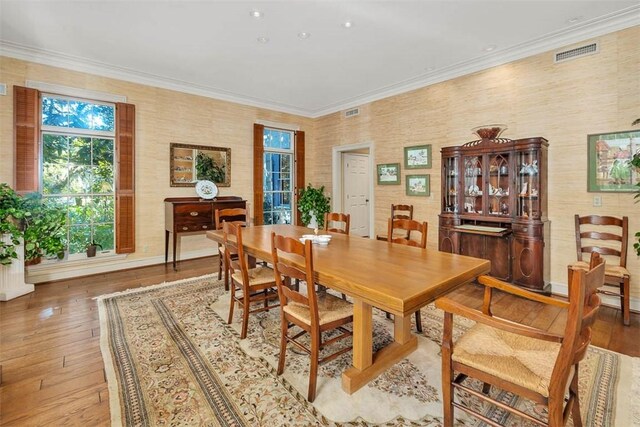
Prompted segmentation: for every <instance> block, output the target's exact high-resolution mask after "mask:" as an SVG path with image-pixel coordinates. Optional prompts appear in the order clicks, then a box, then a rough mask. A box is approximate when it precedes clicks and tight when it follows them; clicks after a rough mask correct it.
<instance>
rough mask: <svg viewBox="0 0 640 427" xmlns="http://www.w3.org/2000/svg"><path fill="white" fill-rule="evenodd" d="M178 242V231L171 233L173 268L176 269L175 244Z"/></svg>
mask: <svg viewBox="0 0 640 427" xmlns="http://www.w3.org/2000/svg"><path fill="white" fill-rule="evenodd" d="M177 243H178V233H173V270H174V271H178V267H177V266H176V246H177Z"/></svg>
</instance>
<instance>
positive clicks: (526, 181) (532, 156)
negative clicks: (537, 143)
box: [516, 150, 541, 218]
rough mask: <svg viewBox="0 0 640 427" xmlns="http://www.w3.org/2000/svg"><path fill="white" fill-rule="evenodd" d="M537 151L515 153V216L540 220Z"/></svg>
mask: <svg viewBox="0 0 640 427" xmlns="http://www.w3.org/2000/svg"><path fill="white" fill-rule="evenodd" d="M539 161H540V159H539V151H538V150H529V151H522V152H518V153H517V162H516V167H517V168H518V171H517V173H516V191H517V194H516V196H517V197H516V199H517V211H516V216H520V217H524V218H540V215H541V209H540V171H539Z"/></svg>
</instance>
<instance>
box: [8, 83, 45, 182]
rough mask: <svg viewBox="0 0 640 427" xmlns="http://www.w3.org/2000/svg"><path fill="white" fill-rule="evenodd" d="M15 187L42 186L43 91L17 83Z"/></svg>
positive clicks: (15, 107) (14, 100)
mask: <svg viewBox="0 0 640 427" xmlns="http://www.w3.org/2000/svg"><path fill="white" fill-rule="evenodd" d="M13 102H14V103H13V114H14V121H13V124H14V132H13V135H14V153H15V154H14V156H15V163H14V172H13V176H14V183H13V186H14V189H15V190H16V191H17V192H18V193H29V192H33V191H38V190H39V187H40V146H39V142H38V141H39V140H40V138H39V135H40V120H39V119H40V92H39V91H38V90H36V89H31V88H27V87H21V86H14V87H13Z"/></svg>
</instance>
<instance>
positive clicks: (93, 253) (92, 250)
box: [87, 240, 102, 258]
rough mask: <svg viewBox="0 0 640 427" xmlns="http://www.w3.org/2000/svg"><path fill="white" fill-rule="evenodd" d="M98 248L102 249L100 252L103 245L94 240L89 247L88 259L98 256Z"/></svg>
mask: <svg viewBox="0 0 640 427" xmlns="http://www.w3.org/2000/svg"><path fill="white" fill-rule="evenodd" d="M98 246H99V247H100V250H102V245H101V244H99V243H96V242H95V240H92V241H91V242H90V243H89V244H88V245H87V257H89V258H92V257H94V256H96V251H97V249H98Z"/></svg>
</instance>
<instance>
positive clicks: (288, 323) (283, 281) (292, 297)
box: [271, 233, 353, 402]
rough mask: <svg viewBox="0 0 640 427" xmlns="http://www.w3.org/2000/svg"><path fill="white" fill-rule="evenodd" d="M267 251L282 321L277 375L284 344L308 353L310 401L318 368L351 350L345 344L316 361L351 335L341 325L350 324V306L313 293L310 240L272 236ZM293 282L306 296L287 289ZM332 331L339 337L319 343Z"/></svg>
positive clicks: (314, 392) (282, 361)
mask: <svg viewBox="0 0 640 427" xmlns="http://www.w3.org/2000/svg"><path fill="white" fill-rule="evenodd" d="M271 252H272V258H273V267H274V274H275V279H276V283H277V285H278V294H279V297H280V316H281V322H282V336H281V339H280V357H279V359H278V375H281V374H282V372H284V365H285V356H286V351H287V344H288V343H292V344H293V345H295V346H296V347H298V348H299V349H301V350H303V351H304V352H306V353H307V354H309V355H310V356H311V367H310V370H309V390H308V393H307V400H308V401H309V402H313V401H314V399H315V397H316V382H317V377H318V365H320V364H322V363H325V362H328V361H331V360H333V359H335V358H337V357H338V356H340V355H342V354H344V353H346V352H348V351H351V348H352V347H351V346H350V345H349V346H346V347H342V348H338V349H337V351H335V352H333V353H332V354H330V355H327V356H325V357H324V358H322V359H320V351H321V350H322V349H323V348H325V347H326V346H328V345H331V344H334V343H336V342H338V341H340V340H342V339H344V338H347V337H350V336H352V335H353V332H352V331H350V330H348V329H346V328H344V325H346V324H348V323H351V322H353V306H352V305H351V304H350V303H348V302H347V301H344V300H342V299H340V298H338V297H335V296H333V295H331V294H328V293H326V292H317V291H316V289H315V286H314V279H313V277H314V270H313V252H312V246H311V241H309V240H307V241H306V242H305V243H304V244H303V243H301V242H300V241H299V240H297V239H293V238H291V237H285V236H279V235H276V234H275V233H272V234H271ZM281 254H282V255H284V256H281ZM296 279H297V280H305V281H306V282H307V286H306V288H307V293H306V295H305V294H303V293H301V292H299V290H297V289H294V288H293V287H291V282H292V280H296ZM294 326H297V327H298V328H299V329H301V331H300V332H298V333H295V334H294V335H290V329H291V328H292V327H294ZM334 329H337V330H339V331H340V334H339V335H337V336H335V337H333V338H330V339H327V340H326V341H323V340H322V333H323V332H327V331H330V330H334ZM294 332H295V331H294ZM291 333H292V334H293V332H291ZM304 334H309V337H310V341H311V345H310V346H309V347H308V346H306V345H305V344H304V343H302V342H301V341H299V338H300V337H302V336H303V335H304Z"/></svg>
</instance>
